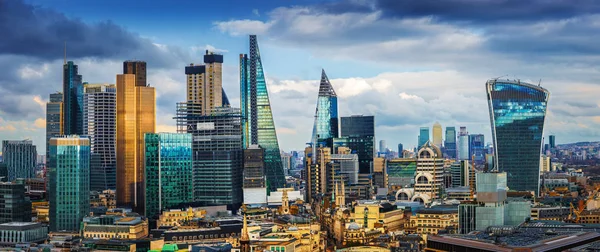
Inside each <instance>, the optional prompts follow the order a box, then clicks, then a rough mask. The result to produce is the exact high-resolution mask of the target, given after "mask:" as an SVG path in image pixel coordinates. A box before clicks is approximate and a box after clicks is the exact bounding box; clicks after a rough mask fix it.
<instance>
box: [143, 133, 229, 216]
mask: <svg viewBox="0 0 600 252" xmlns="http://www.w3.org/2000/svg"><path fill="white" fill-rule="evenodd" d="M144 143H145V147H146V148H145V149H146V154H145V165H144V167H145V176H146V180H145V181H144V183H145V189H146V191H145V193H146V204H145V205H146V209H145V211H144V215H146V216H147V217H148V218H157V217H158V215H160V213H161V211H163V210H165V209H170V208H172V207H174V206H177V205H178V204H181V203H189V202H193V201H194V190H193V184H192V181H193V179H192V134H188V133H146V134H145V138H144ZM214 186H216V187H218V186H219V185H218V184H214Z"/></svg>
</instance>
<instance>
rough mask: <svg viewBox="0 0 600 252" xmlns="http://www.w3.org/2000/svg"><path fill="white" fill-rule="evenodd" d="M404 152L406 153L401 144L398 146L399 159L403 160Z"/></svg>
mask: <svg viewBox="0 0 600 252" xmlns="http://www.w3.org/2000/svg"><path fill="white" fill-rule="evenodd" d="M402 152H404V145H402V144H401V143H399V144H398V157H399V158H402Z"/></svg>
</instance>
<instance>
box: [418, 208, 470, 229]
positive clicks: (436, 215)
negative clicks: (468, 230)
mask: <svg viewBox="0 0 600 252" xmlns="http://www.w3.org/2000/svg"><path fill="white" fill-rule="evenodd" d="M409 227H410V231H412V232H415V233H417V234H438V233H439V232H440V230H450V231H453V232H456V230H457V229H458V205H437V206H433V207H431V208H422V209H420V210H418V211H417V213H416V214H415V215H413V216H411V217H410V226H409Z"/></svg>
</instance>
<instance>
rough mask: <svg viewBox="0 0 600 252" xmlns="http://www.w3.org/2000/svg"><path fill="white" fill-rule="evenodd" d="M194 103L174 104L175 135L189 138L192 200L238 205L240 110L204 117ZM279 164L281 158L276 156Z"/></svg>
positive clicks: (228, 109)
mask: <svg viewBox="0 0 600 252" xmlns="http://www.w3.org/2000/svg"><path fill="white" fill-rule="evenodd" d="M200 111H201V108H200V107H199V105H198V104H194V103H177V117H176V118H175V119H176V120H177V132H179V133H190V134H192V136H193V143H192V150H193V166H194V168H193V171H194V176H193V178H194V201H196V202H202V203H203V204H206V205H230V206H232V207H233V208H237V207H239V206H240V205H241V203H242V167H243V162H244V161H243V149H242V136H241V133H242V130H241V115H240V110H239V109H237V108H231V107H218V108H214V109H213V111H212V112H211V113H210V114H208V115H202V114H201V113H200ZM279 163H280V164H281V157H279Z"/></svg>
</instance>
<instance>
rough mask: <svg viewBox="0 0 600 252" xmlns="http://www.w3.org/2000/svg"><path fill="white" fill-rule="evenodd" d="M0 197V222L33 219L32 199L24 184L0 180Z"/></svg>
mask: <svg viewBox="0 0 600 252" xmlns="http://www.w3.org/2000/svg"><path fill="white" fill-rule="evenodd" d="M0 198H2V200H0V209H2V211H0V223H7V222H30V221H31V201H30V200H29V197H26V196H25V185H24V184H19V183H12V182H0Z"/></svg>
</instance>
